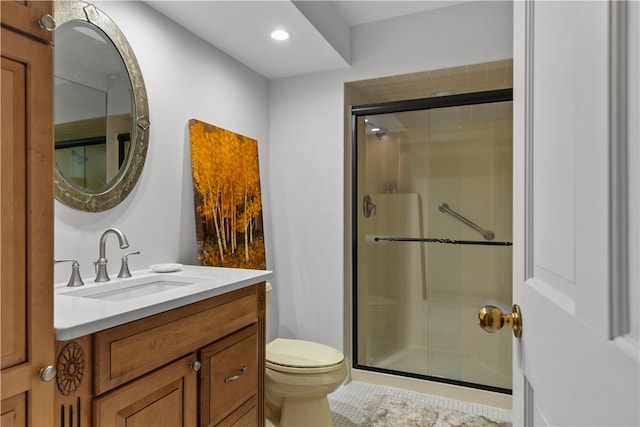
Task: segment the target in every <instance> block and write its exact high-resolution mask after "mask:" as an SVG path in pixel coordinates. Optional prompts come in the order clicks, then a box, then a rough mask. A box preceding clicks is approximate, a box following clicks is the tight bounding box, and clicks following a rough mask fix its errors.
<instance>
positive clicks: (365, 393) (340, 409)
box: [329, 381, 511, 427]
mask: <svg viewBox="0 0 640 427" xmlns="http://www.w3.org/2000/svg"><path fill="white" fill-rule="evenodd" d="M381 394H384V395H390V396H395V397H399V398H403V399H408V400H410V401H412V402H414V403H416V404H423V405H430V406H434V407H438V408H443V409H449V410H454V411H459V412H464V413H467V414H472V415H481V416H484V417H487V418H490V419H492V420H495V421H507V422H511V411H510V410H506V409H501V408H494V407H491V406H484V405H479V404H476V403H470V402H464V401H460V400H453V399H447V398H444V397H440V396H433V395H429V394H421V393H416V392H413V391H409V390H403V389H399V388H393V387H384V386H378V385H373V384H366V383H362V382H357V381H352V382H350V383H348V384H346V385H344V386H342V387H341V388H339V389H338V390H336V391H335V392H333V393H332V394H330V395H329V407H330V408H331V412H332V413H333V423H334V424H335V427H356V426H358V425H360V424H361V423H362V422H363V421H365V410H364V408H365V407H366V406H367V402H368V401H369V400H370V399H371V398H373V397H374V396H376V395H381Z"/></svg>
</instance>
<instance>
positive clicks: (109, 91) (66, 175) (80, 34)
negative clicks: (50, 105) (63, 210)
mask: <svg viewBox="0 0 640 427" xmlns="http://www.w3.org/2000/svg"><path fill="white" fill-rule="evenodd" d="M54 14H55V20H56V22H57V27H56V29H55V32H54V46H55V48H54V75H55V85H54V99H55V162H56V165H55V177H54V183H55V197H56V199H57V200H58V201H60V202H62V203H64V204H65V205H67V206H69V207H71V208H73V209H78V210H82V211H87V212H101V211H105V210H107V209H111V208H113V207H115V206H117V205H118V204H120V203H121V202H122V201H123V200H124V199H125V198H126V197H127V196H128V195H129V194H130V193H131V191H132V190H133V188H134V187H135V185H136V183H137V182H138V179H139V178H140V174H141V173H142V168H143V166H144V163H145V159H146V156H147V146H148V143H149V127H150V122H149V104H148V101H147V92H146V89H145V84H144V79H143V78H142V71H141V70H140V66H139V65H138V61H137V59H136V56H135V54H134V53H133V49H132V48H131V45H129V42H128V41H127V38H126V37H125V35H124V34H123V33H122V31H120V29H119V28H118V26H117V25H116V24H115V23H114V22H113V21H112V20H111V19H110V18H109V16H107V15H106V14H105V13H104V12H102V11H101V10H100V9H98V8H97V7H95V6H94V5H92V4H90V3H86V2H83V1H80V0H77V1H76V0H73V1H56V2H54Z"/></svg>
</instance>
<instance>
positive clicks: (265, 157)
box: [55, 1, 512, 349]
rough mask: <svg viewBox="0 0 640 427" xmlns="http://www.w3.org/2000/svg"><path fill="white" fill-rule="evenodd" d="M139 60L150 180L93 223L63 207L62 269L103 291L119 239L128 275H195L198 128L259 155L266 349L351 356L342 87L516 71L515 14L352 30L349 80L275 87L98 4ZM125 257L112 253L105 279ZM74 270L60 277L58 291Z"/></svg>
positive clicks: (499, 8)
mask: <svg viewBox="0 0 640 427" xmlns="http://www.w3.org/2000/svg"><path fill="white" fill-rule="evenodd" d="M96 5H97V6H98V7H99V8H100V9H102V10H103V11H104V12H106V13H107V14H108V15H109V16H110V17H111V18H112V19H113V21H115V22H116V24H117V25H118V26H119V27H120V29H121V30H122V31H123V33H124V34H125V35H126V36H127V38H128V40H129V43H130V44H131V46H132V48H133V49H134V51H135V53H136V56H137V58H138V61H139V63H140V67H141V69H142V73H143V75H144V79H145V83H146V85H147V92H148V96H149V104H150V105H149V106H150V118H151V133H150V140H149V152H148V157H147V162H146V164H145V168H144V171H143V173H142V176H141V180H140V182H139V183H138V185H137V186H136V188H135V189H134V190H133V192H132V193H131V194H130V195H129V197H128V198H127V199H126V200H125V201H124V203H122V204H121V205H120V206H118V207H116V208H114V209H111V210H109V211H106V212H102V213H97V214H88V213H82V212H79V211H75V210H72V209H69V208H67V207H66V206H64V205H62V204H60V203H59V202H57V201H56V203H55V214H56V215H55V256H56V257H59V258H77V259H78V260H79V261H80V264H81V272H82V275H83V277H84V278H85V279H91V278H93V275H94V273H93V264H92V263H93V261H94V260H96V259H97V258H98V240H99V238H100V235H101V233H102V232H103V231H104V230H105V229H106V228H108V227H112V226H115V227H118V228H120V229H121V230H123V231H124V232H125V233H126V234H127V237H128V238H129V242H130V244H131V247H130V249H131V250H140V251H141V252H142V253H141V255H137V256H132V257H131V258H130V260H129V263H130V267H131V269H132V270H134V269H141V268H146V267H147V266H148V265H149V264H153V263H160V262H176V261H177V262H182V263H195V262H196V252H195V232H194V213H193V192H192V188H191V164H190V157H189V147H188V141H189V140H188V127H187V126H188V125H187V122H188V120H189V119H191V118H197V119H199V120H202V121H205V122H208V123H211V124H214V125H216V126H220V127H223V128H225V129H228V130H231V131H234V132H237V133H240V134H243V135H246V136H249V137H251V138H255V139H257V140H258V144H259V150H260V152H259V155H260V168H261V176H262V187H263V207H264V222H265V237H266V250H267V266H268V268H269V269H272V270H274V271H275V277H274V280H273V285H274V297H273V298H272V310H271V312H272V315H271V323H270V326H271V328H270V334H269V335H270V336H271V337H273V336H275V334H278V335H280V336H283V337H296V338H301V339H309V340H316V341H319V342H322V343H325V344H329V345H333V346H335V347H336V348H339V349H343V323H344V315H343V297H344V291H343V272H344V268H343V256H344V253H343V252H344V247H343V246H344V245H343V232H344V225H343V210H344V202H343V197H344V195H343V185H344V182H343V181H344V177H343V162H344V151H343V150H344V130H343V124H344V122H343V120H344V117H343V114H344V94H343V92H344V83H345V82H349V81H356V80H362V79H369V78H373V77H383V76H389V75H396V74H405V73H412V72H420V71H427V70H434V69H440V68H446V67H453V66H459V65H464V64H474V63H480V62H488V61H495V60H500V59H507V58H511V57H512V5H511V2H507V1H504V2H485V1H478V2H473V3H467V4H463V5H460V6H455V7H451V8H447V9H441V10H436V11H431V12H426V13H422V14H416V15H412V16H408V17H401V18H396V19H392V20H388V21H384V22H379V23H374V24H364V25H361V26H358V27H354V29H353V34H352V46H351V48H352V66H351V67H350V68H348V69H344V70H338V71H331V72H323V73H317V74H311V75H306V76H301V77H294V78H288V79H282V80H275V81H271V82H269V81H268V80H267V79H265V78H263V77H262V76H260V75H258V74H256V73H255V72H253V71H251V70H249V69H248V68H247V67H245V66H243V65H241V64H239V63H238V62H237V61H235V60H234V59H232V58H231V57H229V56H227V55H226V54H225V53H223V52H221V51H220V50H218V49H217V48H215V47H212V46H211V45H209V44H207V43H205V42H204V41H202V40H201V39H199V38H197V37H195V36H193V35H192V34H190V33H188V32H187V31H186V30H184V29H182V28H181V27H179V26H177V25H176V24H174V23H173V22H172V21H170V20H168V19H166V18H164V17H163V16H162V15H160V14H158V13H157V12H155V11H154V10H153V9H151V8H149V7H148V6H146V5H145V4H144V3H141V2H113V1H101V2H96ZM121 253H122V251H121V250H120V249H119V248H117V244H116V240H115V239H114V240H109V241H108V243H107V256H108V258H109V259H110V266H109V272H110V273H111V272H113V274H117V272H118V269H119V258H120V255H121ZM68 274H69V266H68V265H65V264H61V265H58V266H56V274H55V279H56V282H58V281H63V280H66V279H67V278H68Z"/></svg>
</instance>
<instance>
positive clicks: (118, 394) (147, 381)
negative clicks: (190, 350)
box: [93, 354, 198, 427]
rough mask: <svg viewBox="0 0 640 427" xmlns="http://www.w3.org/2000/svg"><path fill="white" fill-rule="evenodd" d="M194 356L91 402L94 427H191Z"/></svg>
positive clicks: (194, 406)
mask: <svg viewBox="0 0 640 427" xmlns="http://www.w3.org/2000/svg"><path fill="white" fill-rule="evenodd" d="M193 361H195V354H190V355H188V356H186V357H184V358H182V359H179V360H177V361H176V362H174V363H171V364H170V365H167V366H166V367H164V368H162V369H159V370H157V371H155V372H153V373H152V374H149V375H147V376H145V377H142V378H140V379H139V380H136V381H133V382H131V383H130V384H128V385H126V386H123V387H121V388H119V389H117V390H114V391H113V392H111V393H108V394H106V395H105V396H103V397H100V398H98V399H96V400H94V406H93V410H94V423H93V424H94V425H95V426H127V427H136V426H158V427H162V426H166V427H194V426H196V424H197V416H196V414H197V410H198V408H197V374H196V372H195V371H193V370H192V369H191V368H190V367H189V364H190V363H192V362H193Z"/></svg>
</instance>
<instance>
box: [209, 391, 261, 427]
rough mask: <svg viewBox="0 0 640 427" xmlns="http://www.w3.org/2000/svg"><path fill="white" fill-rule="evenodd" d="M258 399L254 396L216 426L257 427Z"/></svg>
mask: <svg viewBox="0 0 640 427" xmlns="http://www.w3.org/2000/svg"><path fill="white" fill-rule="evenodd" d="M256 402H257V398H256V397H255V396H254V397H253V398H251V399H249V400H248V401H246V402H245V403H244V405H242V406H241V407H239V408H238V409H236V410H235V411H233V413H232V414H230V415H229V416H228V417H227V418H225V419H224V420H222V421H221V422H219V423H218V424H216V427H255V426H257V425H260V423H259V422H258V408H257V407H256Z"/></svg>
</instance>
